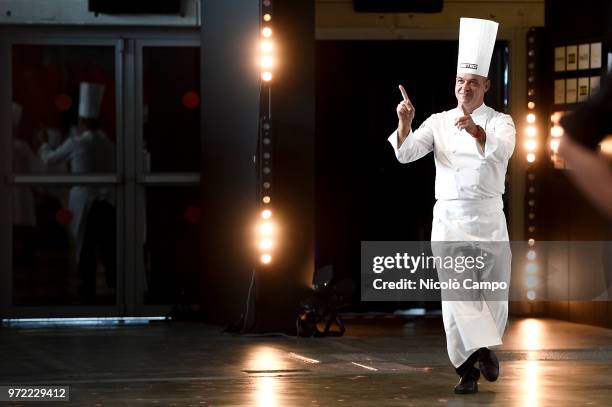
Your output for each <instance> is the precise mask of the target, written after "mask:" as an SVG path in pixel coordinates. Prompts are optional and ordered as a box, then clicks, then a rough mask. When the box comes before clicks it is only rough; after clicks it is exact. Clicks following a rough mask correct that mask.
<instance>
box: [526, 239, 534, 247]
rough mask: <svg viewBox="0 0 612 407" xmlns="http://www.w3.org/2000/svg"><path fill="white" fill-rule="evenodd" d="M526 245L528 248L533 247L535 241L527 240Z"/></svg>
mask: <svg viewBox="0 0 612 407" xmlns="http://www.w3.org/2000/svg"><path fill="white" fill-rule="evenodd" d="M527 244H528V245H529V246H535V239H529V240H527Z"/></svg>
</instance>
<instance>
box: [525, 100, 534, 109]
mask: <svg viewBox="0 0 612 407" xmlns="http://www.w3.org/2000/svg"><path fill="white" fill-rule="evenodd" d="M527 108H528V109H529V110H532V109H534V108H535V103H533V102H529V103H527Z"/></svg>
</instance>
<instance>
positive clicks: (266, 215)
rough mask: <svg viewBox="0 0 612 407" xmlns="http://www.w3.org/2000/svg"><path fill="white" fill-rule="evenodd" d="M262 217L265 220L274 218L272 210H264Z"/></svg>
mask: <svg viewBox="0 0 612 407" xmlns="http://www.w3.org/2000/svg"><path fill="white" fill-rule="evenodd" d="M261 217H262V218H264V219H270V218H271V217H272V211H271V210H270V209H264V210H263V211H262V212H261Z"/></svg>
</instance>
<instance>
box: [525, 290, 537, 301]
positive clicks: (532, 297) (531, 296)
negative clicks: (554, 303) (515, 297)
mask: <svg viewBox="0 0 612 407" xmlns="http://www.w3.org/2000/svg"><path fill="white" fill-rule="evenodd" d="M535 298H536V293H535V291H533V290H529V291H527V299H529V300H530V301H533V300H535Z"/></svg>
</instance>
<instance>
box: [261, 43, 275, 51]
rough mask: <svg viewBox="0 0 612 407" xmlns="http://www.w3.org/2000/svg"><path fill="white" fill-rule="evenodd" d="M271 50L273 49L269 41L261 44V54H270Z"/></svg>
mask: <svg viewBox="0 0 612 407" xmlns="http://www.w3.org/2000/svg"><path fill="white" fill-rule="evenodd" d="M273 48H274V46H273V45H272V43H271V42H270V41H263V42H262V43H261V50H262V51H263V52H272V49H273Z"/></svg>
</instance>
